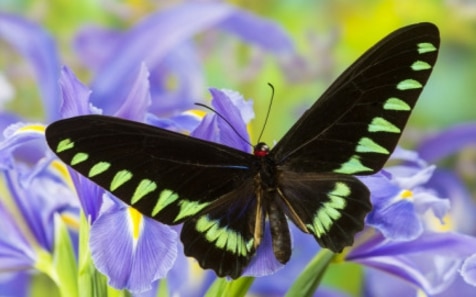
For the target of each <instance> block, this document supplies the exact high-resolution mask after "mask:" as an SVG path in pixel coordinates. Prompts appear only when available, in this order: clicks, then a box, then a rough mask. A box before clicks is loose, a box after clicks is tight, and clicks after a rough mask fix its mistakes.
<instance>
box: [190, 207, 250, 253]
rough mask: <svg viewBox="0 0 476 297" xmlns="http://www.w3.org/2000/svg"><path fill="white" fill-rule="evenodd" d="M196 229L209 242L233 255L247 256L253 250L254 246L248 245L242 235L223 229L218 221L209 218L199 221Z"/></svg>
mask: <svg viewBox="0 0 476 297" xmlns="http://www.w3.org/2000/svg"><path fill="white" fill-rule="evenodd" d="M195 228H196V230H197V231H198V232H200V233H202V234H203V235H204V236H205V238H206V240H207V241H209V242H210V243H214V244H215V246H216V247H217V248H219V249H224V250H226V251H228V252H230V253H232V254H235V255H241V256H246V255H248V253H249V251H250V249H251V246H252V244H250V242H248V243H247V242H246V241H245V240H244V238H243V236H241V234H240V233H238V232H236V231H233V230H230V229H228V228H226V227H221V226H220V223H219V222H218V221H216V220H210V219H209V218H208V216H203V217H201V218H200V219H198V221H197V223H196V225H195Z"/></svg>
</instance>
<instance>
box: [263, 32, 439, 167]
mask: <svg viewBox="0 0 476 297" xmlns="http://www.w3.org/2000/svg"><path fill="white" fill-rule="evenodd" d="M438 47H439V33H438V29H437V27H436V26H435V25H433V24H430V23H420V24H415V25H411V26H407V27H404V28H401V29H399V30H397V31H395V32H393V33H392V34H390V35H388V36H387V37H386V38H384V39H382V40H381V41H380V42H379V43H377V44H376V45H375V46H373V47H372V48H371V49H369V50H368V51H367V52H366V53H365V54H364V55H362V56H361V57H360V58H359V59H358V60H357V61H356V62H355V63H354V64H353V65H351V66H350V67H349V68H348V69H347V70H346V71H345V72H344V73H343V74H342V75H341V76H340V77H339V78H338V79H337V80H336V81H335V82H334V83H333V84H332V85H331V86H330V87H329V89H328V90H327V91H326V92H325V93H324V94H323V95H322V96H321V98H320V99H318V100H317V102H316V103H314V105H313V106H312V107H311V108H310V109H309V110H308V111H306V112H305V113H304V115H303V116H302V117H301V118H300V119H299V120H298V121H297V122H296V123H295V124H294V126H293V127H292V128H291V129H290V130H289V131H288V133H287V134H286V135H285V136H284V137H283V138H282V139H281V140H280V141H279V142H278V143H277V144H276V146H275V147H274V148H273V150H272V151H271V155H273V156H274V158H275V159H276V162H277V163H278V164H281V165H282V166H283V168H285V169H287V170H293V171H306V172H335V173H344V174H364V175H365V174H373V173H375V172H377V171H378V170H380V169H381V168H382V166H383V165H384V163H385V162H386V160H387V159H388V157H389V156H390V153H391V152H392V151H393V149H394V148H395V146H396V144H397V142H398V139H399V138H400V135H401V133H402V130H403V128H404V126H405V124H406V122H407V120H408V117H409V115H410V112H411V110H412V109H413V107H414V105H415V103H416V100H417V99H418V96H419V95H420V93H421V91H422V89H423V86H424V85H425V83H426V82H427V80H428V78H429V76H430V74H431V71H432V69H433V66H434V64H435V62H436V58H437V53H438Z"/></svg>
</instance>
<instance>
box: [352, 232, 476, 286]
mask: <svg viewBox="0 0 476 297" xmlns="http://www.w3.org/2000/svg"><path fill="white" fill-rule="evenodd" d="M475 247H476V239H475V238H474V237H470V236H465V235H462V234H458V233H451V232H446V233H435V232H424V233H423V234H422V235H421V236H420V237H418V238H417V239H415V240H410V241H389V240H386V239H385V237H383V236H382V235H380V234H375V235H374V236H373V237H371V238H369V239H368V240H366V241H365V242H364V243H362V244H361V245H358V246H356V247H354V248H352V249H351V250H350V251H349V253H348V254H347V256H346V260H348V261H353V262H357V263H360V264H363V265H365V266H369V267H374V268H377V269H379V270H382V271H385V272H387V273H390V274H393V275H395V276H397V277H400V278H402V279H404V280H406V281H407V282H409V283H412V284H414V285H416V286H417V287H419V288H422V289H423V290H424V291H425V292H426V293H427V294H430V295H431V294H436V293H439V292H442V291H444V290H445V289H446V288H448V287H449V286H450V285H451V284H452V282H453V281H454V280H455V279H456V277H457V274H458V271H459V268H460V265H461V263H462V262H463V260H465V259H466V258H467V257H469V256H470V255H472V254H473V253H474V249H475Z"/></svg>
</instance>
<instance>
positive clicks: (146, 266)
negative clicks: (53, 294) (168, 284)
mask: <svg viewBox="0 0 476 297" xmlns="http://www.w3.org/2000/svg"><path fill="white" fill-rule="evenodd" d="M125 232H127V233H125ZM176 240H177V234H176V232H175V231H173V230H172V229H171V228H169V227H167V226H165V225H162V224H159V223H157V222H155V221H153V220H151V219H148V218H145V217H143V216H142V215H140V214H139V213H137V211H136V210H133V209H130V208H123V207H121V208H118V207H114V206H113V207H111V208H110V209H108V210H107V211H106V212H104V213H103V214H101V216H99V217H98V218H97V219H96V221H95V222H94V224H93V225H92V226H91V233H90V247H91V254H92V257H93V260H94V263H95V265H96V267H97V268H98V270H99V271H101V272H102V273H104V274H105V275H107V276H108V279H109V284H110V285H112V286H113V287H115V288H127V289H128V290H129V291H131V292H142V291H146V290H148V289H150V288H151V283H152V282H153V281H155V280H157V279H159V278H163V277H165V276H166V275H167V272H168V271H169V270H170V268H171V267H172V265H173V263H174V261H175V258H176V256H177V247H176Z"/></svg>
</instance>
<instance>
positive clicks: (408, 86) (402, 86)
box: [397, 79, 423, 91]
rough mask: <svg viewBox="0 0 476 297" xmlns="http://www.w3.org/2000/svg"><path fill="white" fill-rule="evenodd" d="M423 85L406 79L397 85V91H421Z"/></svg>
mask: <svg viewBox="0 0 476 297" xmlns="http://www.w3.org/2000/svg"><path fill="white" fill-rule="evenodd" d="M422 87H423V85H422V84H421V83H420V82H419V81H417V80H414V79H405V80H402V81H401V82H399V83H398V84H397V89H398V90H400V91H405V90H413V89H420V88H422Z"/></svg>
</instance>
